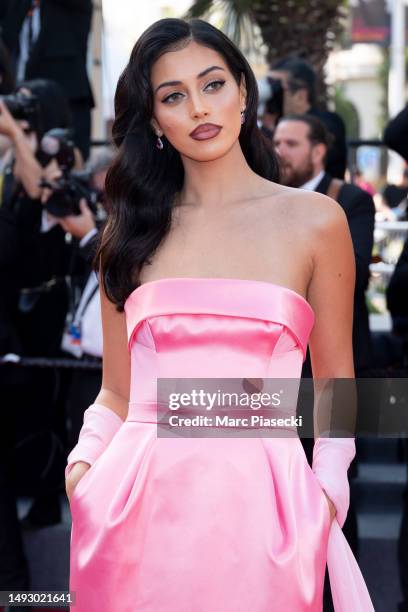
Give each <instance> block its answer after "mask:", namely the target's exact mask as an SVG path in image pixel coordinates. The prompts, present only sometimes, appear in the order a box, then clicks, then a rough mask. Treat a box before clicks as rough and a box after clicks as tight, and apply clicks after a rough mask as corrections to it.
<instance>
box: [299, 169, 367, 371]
mask: <svg viewBox="0 0 408 612" xmlns="http://www.w3.org/2000/svg"><path fill="white" fill-rule="evenodd" d="M330 182H331V177H330V176H329V175H328V174H325V175H324V177H323V178H322V180H321V181H320V183H319V185H318V186H317V187H316V190H315V191H317V192H319V193H324V194H327V191H328V189H329V185H330ZM338 203H339V204H340V206H342V208H343V209H344V212H345V213H346V216H347V220H348V224H349V228H350V233H351V238H352V241H353V247H354V255H355V259H356V287H355V294H354V320H353V353H354V367H355V370H356V374H358V371H359V370H361V369H363V368H368V367H371V366H372V365H373V363H372V346H371V334H370V328H369V318H368V310H367V306H366V301H365V291H366V289H367V286H368V281H369V276H370V271H369V265H370V262H371V253H372V249H373V240H374V221H375V206H374V202H373V199H372V197H371V196H370V194H369V193H367V192H366V191H364V190H363V189H360V187H357V185H352V184H350V183H344V184H343V185H342V187H341V188H340V191H339V195H338ZM303 375H305V376H311V364H310V356H309V351H308V354H307V357H306V361H305V363H304V364H303Z"/></svg>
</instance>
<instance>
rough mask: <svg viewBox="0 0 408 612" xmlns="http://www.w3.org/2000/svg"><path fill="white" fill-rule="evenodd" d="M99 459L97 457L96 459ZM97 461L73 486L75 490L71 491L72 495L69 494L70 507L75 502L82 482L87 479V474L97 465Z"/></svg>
mask: <svg viewBox="0 0 408 612" xmlns="http://www.w3.org/2000/svg"><path fill="white" fill-rule="evenodd" d="M98 459H99V457H98ZM98 459H97V460H96V461H94V463H93V464H92V465H91V466H90V468H89V469H88V470H87V471H86V472H85V474H84V475H83V476H82V478H81V479H80V480H79V481H78V482H77V483H76V485H75V489H74V490H73V492H72V494H71V499H70V502H69V505H70V506H72V503H73V502H74V501H75V500H76V498H77V495H78V493H79V492H80V490H81V488H82V486H83V484H84V481H86V480H87V479H88V478H89V472H91V471H92V470H93V468H94V466H95V464H96V463H97V461H98Z"/></svg>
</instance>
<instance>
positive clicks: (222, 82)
mask: <svg viewBox="0 0 408 612" xmlns="http://www.w3.org/2000/svg"><path fill="white" fill-rule="evenodd" d="M224 83H225V81H223V80H222V79H217V80H215V81H211V82H210V83H208V84H207V85H206V89H207V87H209V86H210V85H215V84H218V85H221V87H222V86H223V85H224ZM178 94H179V92H177V91H175V92H174V93H172V94H169V95H168V96H167V97H166V98H163V100H162V102H167V101H168V100H170V99H171V98H172V96H177V95H178Z"/></svg>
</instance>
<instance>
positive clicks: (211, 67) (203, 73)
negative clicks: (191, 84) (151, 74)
mask: <svg viewBox="0 0 408 612" xmlns="http://www.w3.org/2000/svg"><path fill="white" fill-rule="evenodd" d="M212 70H224V68H221V66H210V67H209V68H206V69H205V70H203V71H202V72H200V73H199V74H197V79H201V78H202V77H204V76H206V75H207V74H208V73H209V72H211V71H212ZM181 84H182V81H165V82H164V83H160V85H159V86H158V87H156V89H155V90H154V91H155V93H157V92H158V91H159V89H161V88H162V87H174V86H175V85H181Z"/></svg>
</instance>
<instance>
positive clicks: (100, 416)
mask: <svg viewBox="0 0 408 612" xmlns="http://www.w3.org/2000/svg"><path fill="white" fill-rule="evenodd" d="M123 423H124V421H123V420H122V419H121V418H120V416H119V415H117V414H116V412H114V411H113V410H111V409H110V408H106V407H105V406H103V405H102V404H91V405H90V406H89V408H87V409H86V410H85V412H84V423H83V425H82V428H81V431H80V432H79V437H78V442H77V444H76V446H74V448H73V449H72V451H71V452H70V454H69V455H68V459H67V462H68V463H67V466H66V468H65V478H67V476H68V474H69V473H70V471H71V470H72V468H73V467H74V463H76V462H77V461H86V463H89V464H90V465H92V464H93V463H94V462H95V461H96V460H97V459H98V457H99V456H100V455H101V454H102V453H103V451H104V450H105V449H106V447H107V446H108V445H109V443H110V441H111V440H112V438H113V436H114V435H115V434H116V432H117V431H118V430H119V429H120V427H121V425H123Z"/></svg>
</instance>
